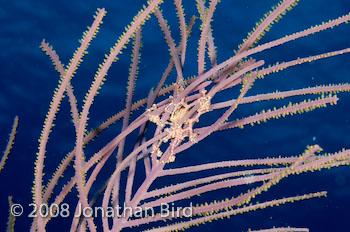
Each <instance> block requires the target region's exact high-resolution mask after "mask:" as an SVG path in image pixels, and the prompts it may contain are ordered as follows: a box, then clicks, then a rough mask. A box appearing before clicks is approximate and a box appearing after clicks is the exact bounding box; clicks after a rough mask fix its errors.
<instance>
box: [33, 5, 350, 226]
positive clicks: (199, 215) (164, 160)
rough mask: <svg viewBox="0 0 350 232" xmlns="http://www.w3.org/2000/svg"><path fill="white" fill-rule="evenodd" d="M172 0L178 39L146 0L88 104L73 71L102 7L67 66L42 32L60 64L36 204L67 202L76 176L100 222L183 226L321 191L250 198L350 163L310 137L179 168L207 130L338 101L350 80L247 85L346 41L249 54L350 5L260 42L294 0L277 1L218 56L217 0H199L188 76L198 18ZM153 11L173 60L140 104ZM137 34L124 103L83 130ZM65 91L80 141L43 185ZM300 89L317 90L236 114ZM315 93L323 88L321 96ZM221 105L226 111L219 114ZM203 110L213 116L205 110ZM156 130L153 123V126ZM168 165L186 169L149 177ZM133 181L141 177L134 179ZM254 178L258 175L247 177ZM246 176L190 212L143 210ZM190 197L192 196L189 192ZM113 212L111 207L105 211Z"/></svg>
mask: <svg viewBox="0 0 350 232" xmlns="http://www.w3.org/2000/svg"><path fill="white" fill-rule="evenodd" d="M175 3H176V4H175V6H176V10H177V13H178V17H179V22H180V23H179V24H180V29H181V33H180V34H181V38H180V43H179V45H178V46H177V47H176V45H175V42H174V39H173V38H172V36H171V32H170V30H169V26H168V25H167V22H166V20H165V19H164V16H163V14H162V12H161V11H160V10H159V8H158V7H159V5H160V4H161V1H159V0H158V1H156V0H154V1H150V2H149V3H148V5H147V6H146V7H145V8H144V9H143V10H141V11H140V12H139V13H138V14H137V16H135V18H134V21H133V22H132V23H131V24H130V26H129V27H127V28H126V31H125V33H124V34H123V35H122V36H121V37H120V39H119V40H118V42H117V43H116V44H115V46H114V47H112V48H111V50H110V53H109V54H108V55H106V59H105V60H104V61H103V62H102V63H101V65H100V67H99V69H98V71H97V72H96V75H95V80H94V81H93V82H92V84H91V87H90V89H89V91H88V92H87V94H86V98H85V100H84V105H83V107H82V109H81V110H79V109H78V107H77V106H76V100H75V97H74V94H73V91H72V88H71V78H72V76H73V75H74V73H75V72H76V70H77V68H78V66H79V64H80V62H81V59H82V57H83V55H84V54H85V53H86V49H87V47H88V45H89V43H90V41H91V39H92V38H93V37H94V36H95V33H96V31H97V30H98V26H99V24H100V23H101V21H102V18H103V16H104V14H105V10H104V9H101V10H99V11H98V12H97V14H96V16H95V21H94V23H93V25H92V26H91V28H89V29H88V31H87V32H86V33H84V36H83V39H82V40H81V46H80V47H79V48H78V50H77V51H76V52H75V53H74V56H73V58H72V60H71V62H70V64H69V65H68V66H67V68H64V66H63V65H62V64H61V62H60V61H59V59H58V56H57V55H56V53H55V52H54V51H53V50H52V48H51V47H50V46H49V45H48V44H47V43H46V42H45V41H43V42H42V48H43V50H44V51H45V52H47V53H48V55H49V56H50V57H51V58H52V60H53V62H54V64H55V66H56V68H57V70H58V71H59V72H60V75H61V81H60V84H59V86H58V88H57V90H56V91H55V95H54V97H53V101H52V104H51V107H50V110H49V112H48V115H47V119H46V120H45V125H44V128H43V132H42V136H41V139H40V146H39V152H38V158H37V162H36V171H35V185H34V187H33V193H34V200H35V204H36V205H38V206H40V205H43V204H45V203H47V202H49V203H51V204H50V205H57V206H62V205H63V204H62V201H64V200H65V198H66V196H67V194H68V192H69V191H70V190H71V189H72V188H73V186H74V185H76V186H77V190H78V196H79V201H78V202H76V204H77V206H76V212H79V210H80V206H81V207H82V208H85V209H89V210H88V211H89V213H91V214H92V215H93V214H94V213H95V212H94V211H93V212H91V209H90V207H91V206H95V202H97V204H100V205H101V207H99V208H98V210H99V211H98V212H99V213H101V215H100V216H101V217H102V214H103V215H104V216H103V217H102V223H101V224H102V226H101V227H102V228H103V229H104V230H105V231H108V230H110V229H111V230H113V231H118V230H121V229H123V228H128V227H134V226H136V225H144V224H148V223H154V224H155V225H156V226H162V227H161V228H157V229H154V230H160V231H161V230H177V229H182V228H187V227H190V226H192V225H197V224H200V223H204V222H206V221H210V220H213V219H217V218H221V217H229V216H230V215H236V214H239V213H243V212H249V211H252V210H255V209H261V208H265V207H268V206H275V205H279V204H282V203H286V202H291V201H297V200H304V199H308V198H313V197H318V196H324V195H325V192H315V193H308V194H305V195H301V196H294V197H289V198H282V197H281V198H280V199H277V200H270V201H267V200H266V201H264V202H262V203H256V202H254V203H253V205H249V203H251V202H253V201H254V199H255V198H256V197H257V196H259V195H261V193H263V192H264V191H267V190H269V189H270V188H271V187H272V186H274V185H276V184H277V183H279V182H280V181H281V180H282V179H284V178H286V177H289V176H291V175H295V174H299V173H302V172H307V171H314V170H318V169H324V168H331V167H334V166H338V165H346V164H348V162H349V161H348V160H349V159H348V158H349V150H343V151H340V152H339V153H334V154H328V155H326V154H323V153H320V154H318V153H319V152H320V151H321V149H320V147H319V146H318V145H314V146H310V147H307V148H306V150H305V152H304V153H302V154H301V155H300V156H299V157H285V158H266V159H259V160H258V159H252V160H238V161H226V162H214V163H210V164H202V165H194V166H189V167H178V168H176V166H171V165H173V163H174V162H175V163H174V164H176V160H177V159H176V156H180V153H181V152H182V151H184V150H187V149H189V148H191V147H192V146H193V145H195V144H197V143H199V144H200V143H201V141H202V140H203V139H205V138H207V137H208V136H209V135H211V134H212V133H214V132H216V131H219V130H227V129H231V128H235V127H243V126H245V125H249V124H252V125H253V124H255V123H260V122H263V121H266V120H268V119H271V118H278V117H280V116H285V115H289V114H295V113H302V112H305V111H310V110H314V109H315V108H318V107H324V106H327V105H330V104H335V103H337V101H338V98H337V96H335V95H333V94H334V93H336V92H340V91H349V85H348V84H338V85H328V86H314V87H310V88H307V89H300V90H290V91H281V92H272V93H264V94H258V95H251V96H248V93H249V92H250V91H251V89H253V88H254V86H253V84H254V82H255V81H256V80H257V79H262V78H264V77H265V76H267V75H268V74H270V73H273V72H277V71H280V70H283V69H286V68H288V67H291V66H295V65H300V64H302V63H306V62H311V61H315V60H319V59H323V58H328V57H331V56H335V55H341V54H344V53H348V52H349V51H350V50H349V49H343V50H338V51H334V52H327V53H323V54H319V55H313V56H309V57H305V58H299V59H296V60H292V61H288V62H283V63H279V64H274V65H272V66H265V62H264V61H263V60H259V61H257V60H255V59H250V58H251V56H252V55H254V54H257V53H260V52H263V51H265V50H266V49H270V48H273V47H276V46H279V45H281V44H284V43H287V42H289V41H292V40H295V39H298V38H301V37H305V36H309V35H311V34H314V33H318V32H320V31H322V30H326V29H329V28H331V27H334V26H337V25H340V24H342V23H345V22H347V21H348V20H349V18H350V16H349V15H345V16H342V17H339V18H337V19H334V20H331V21H329V22H327V23H323V24H320V25H317V26H314V27H311V28H309V29H306V30H304V31H301V32H297V33H295V34H293V35H289V36H285V37H283V38H281V39H277V40H274V41H271V42H268V43H264V44H261V45H258V46H256V43H257V42H258V40H259V39H260V38H261V37H262V36H263V35H264V33H265V32H266V31H267V30H268V29H269V28H270V26H271V25H272V23H273V22H275V21H277V20H278V19H279V18H280V17H281V15H283V14H285V13H286V11H287V10H288V9H290V8H291V7H292V6H294V5H295V4H296V1H288V0H286V1H282V2H281V3H280V4H278V5H277V6H276V7H274V8H273V10H272V11H271V12H270V13H268V14H267V15H266V16H265V17H264V18H263V19H262V20H261V23H258V24H257V26H256V28H255V29H254V30H253V32H252V33H251V34H249V36H248V39H247V40H244V42H243V44H242V45H241V46H239V49H238V51H237V52H236V55H234V56H232V57H231V58H229V59H226V60H224V61H223V62H221V63H220V62H218V59H217V57H216V53H215V44H214V39H213V35H212V30H211V27H212V25H211V21H212V17H213V14H214V11H215V8H216V5H217V1H211V2H210V3H209V5H208V6H205V4H204V3H203V2H202V1H200V0H199V1H197V5H198V6H197V8H198V12H199V15H200V20H201V22H200V24H201V27H200V28H201V32H200V39H199V42H198V70H197V75H196V76H194V77H193V78H189V79H186V78H185V75H184V73H185V69H184V67H185V59H186V51H187V50H188V49H189V48H188V47H187V41H188V40H189V39H190V38H191V29H192V27H193V24H194V20H191V21H188V20H185V18H184V10H183V8H182V6H181V1H175ZM153 13H154V14H155V15H156V17H157V20H158V22H159V24H160V27H161V29H162V30H163V32H164V36H165V40H166V43H167V46H168V47H169V51H170V55H171V59H170V61H169V66H168V69H167V70H166V72H165V73H164V75H163V77H162V80H161V81H160V82H159V83H160V84H158V86H157V88H156V89H155V90H154V91H150V93H149V95H148V97H147V98H145V99H143V100H141V101H138V102H136V103H135V104H131V102H132V92H133V91H132V90H133V88H134V81H133V80H135V77H136V74H137V65H138V59H139V51H140V47H141V46H140V43H141V34H142V31H141V30H142V28H143V27H144V25H145V23H147V22H145V21H146V20H147V19H148V18H149V17H150V16H151V14H153ZM186 21H188V25H186ZM131 38H134V41H135V42H134V46H133V58H132V64H131V68H130V75H129V79H130V81H129V87H128V94H127V99H128V100H127V103H126V109H125V110H124V111H122V112H121V113H119V114H117V115H115V116H113V117H112V118H111V119H109V120H108V121H107V122H106V123H104V124H102V125H101V126H100V127H98V128H97V129H95V130H92V131H91V132H90V133H87V131H86V128H87V122H88V117H89V110H90V108H91V106H92V104H93V100H94V98H95V96H96V95H97V93H98V90H99V89H100V88H101V86H102V84H103V82H104V81H105V79H104V78H105V76H106V74H107V72H108V70H109V69H110V67H111V65H112V63H113V62H114V61H116V60H117V57H118V55H119V53H120V52H121V50H122V48H123V47H124V46H125V45H126V44H127V43H128V42H129V40H130V39H131ZM207 47H208V48H207ZM206 49H208V57H205V53H206ZM206 59H207V60H208V61H210V62H207V63H210V64H205V60H206ZM173 67H175V71H176V72H175V73H176V80H175V83H174V84H173V85H170V86H168V87H165V88H163V89H162V88H161V87H162V86H163V83H164V80H165V78H167V77H168V75H169V73H170V70H171V69H172V68H173ZM265 78H266V77H265ZM231 88H234V89H235V90H237V92H238V93H236V94H235V95H230V96H227V95H225V97H226V99H222V98H221V97H220V96H218V95H220V94H221V93H222V92H224V91H228V90H229V89H231ZM65 92H67V94H68V96H69V98H70V104H71V110H72V118H73V122H74V127H75V132H76V139H75V147H74V149H73V150H72V152H70V153H69V154H68V155H67V156H66V158H65V159H63V160H62V162H61V164H60V165H59V166H58V168H57V170H56V172H55V173H54V174H53V176H52V179H51V180H50V182H49V183H48V184H47V187H46V188H43V183H42V182H43V172H44V157H45V153H46V143H47V141H48V137H49V134H50V130H51V127H52V124H53V121H54V119H55V116H56V112H57V111H58V109H59V105H60V102H61V100H62V97H63V96H64V94H65ZM163 94H165V95H166V97H164V98H162V97H161V95H163ZM304 95H307V96H309V95H310V96H311V100H309V101H300V102H299V103H294V104H292V103H290V104H286V105H285V106H283V105H282V106H281V107H280V108H274V109H272V110H267V111H263V112H258V113H257V114H256V115H252V116H249V115H248V116H244V117H243V118H241V117H238V116H236V115H235V114H237V113H238V112H237V111H238V110H239V109H240V107H242V106H243V105H244V104H248V103H256V102H262V101H266V100H272V101H275V100H278V99H283V98H289V97H293V96H294V97H295V96H304ZM313 96H317V97H318V96H319V98H317V97H313ZM227 98H228V99H227ZM146 104H147V107H145V108H144V111H143V112H140V113H139V114H137V117H136V118H134V119H133V121H132V122H131V123H129V122H128V121H129V115H130V113H131V112H132V111H135V110H136V109H137V108H139V107H141V106H143V105H146ZM283 104H284V102H283ZM216 112H221V114H220V113H216ZM207 115H208V116H207ZM206 116H207V118H206V119H205V117H206ZM121 118H123V126H122V129H121V131H120V133H118V135H117V136H115V137H114V138H112V139H111V140H110V141H109V142H108V143H106V142H105V144H104V146H103V148H102V149H100V150H97V151H94V152H96V153H95V154H93V155H92V154H91V153H90V152H88V153H87V152H85V150H84V149H83V148H85V147H86V146H87V144H88V143H89V142H90V141H91V140H92V139H93V138H94V137H95V136H96V135H97V134H99V133H101V131H103V130H105V129H106V128H107V127H108V126H109V125H110V124H112V123H114V122H115V121H117V120H118V119H121ZM203 118H204V119H203ZM236 119H237V120H236ZM152 123H153V124H152ZM146 129H147V131H146ZM137 131H139V132H138V138H137V140H136V144H135V146H134V149H131V150H130V151H128V152H124V150H125V149H124V143H125V139H126V137H127V136H129V135H130V134H131V133H133V132H134V133H137ZM151 131H152V132H153V133H151ZM117 148H118V152H117V155H116V156H117V159H116V165H115V170H112V171H110V172H109V175H108V178H106V177H105V176H102V177H100V175H99V174H100V172H101V171H104V170H105V168H104V167H105V165H106V163H107V161H108V162H111V161H110V160H111V158H110V157H111V156H112V155H113V154H114V153H115V152H114V151H115V150H116V149H117ZM126 154H127V155H126ZM73 160H74V169H75V173H74V175H71V177H72V179H71V180H70V181H69V182H68V184H67V185H65V186H64V188H63V189H62V190H61V191H60V192H59V193H58V194H57V195H55V199H54V200H50V197H51V195H52V192H53V189H54V187H55V185H56V183H57V181H58V180H59V178H60V177H61V175H62V174H63V173H64V171H65V169H66V168H67V167H68V166H69V163H70V162H71V161H73ZM245 165H247V166H249V168H248V169H246V170H240V169H238V171H237V170H229V171H228V172H226V173H225V174H217V173H211V172H210V173H209V174H208V175H207V176H202V175H201V174H200V175H199V176H195V178H193V177H192V178H190V179H189V180H188V179H186V178H184V179H182V178H181V177H182V175H186V174H187V173H192V174H193V173H196V172H205V171H208V172H209V171H210V170H212V169H224V168H226V167H237V166H245ZM259 165H275V167H271V168H259ZM140 167H141V170H142V173H143V174H140V175H139V176H141V177H139V178H140V179H138V180H137V181H140V182H136V178H135V175H136V174H137V173H136V172H137V170H139V169H140ZM170 175H175V176H180V177H179V178H178V182H176V183H175V185H173V186H169V184H166V186H162V185H161V184H159V185H156V188H158V189H155V188H154V187H152V184H154V183H155V181H158V179H161V178H166V177H167V176H170ZM96 178H100V179H101V180H102V181H105V183H106V184H105V185H101V184H100V185H101V186H103V187H100V188H101V191H100V192H99V194H98V195H97V198H98V197H100V196H103V200H102V202H101V200H100V201H98V200H97V198H96V199H95V198H94V197H92V196H91V188H92V187H93V184H94V183H97V182H96ZM101 180H100V181H101ZM135 183H137V185H136V184H135ZM250 184H254V185H253V186H250ZM135 185H136V186H137V187H136V186H135ZM242 185H243V186H245V187H246V188H247V189H245V190H241V192H239V193H234V194H232V195H230V196H229V197H232V198H230V199H226V200H224V199H212V200H209V204H208V203H207V202H206V203H204V204H200V203H203V202H202V201H201V198H198V199H197V198H196V204H197V203H199V204H198V205H193V207H191V208H190V212H191V215H190V216H191V217H190V218H188V217H182V218H181V216H187V215H186V214H187V212H186V211H176V212H174V214H171V215H167V216H165V217H163V216H164V215H161V214H155V215H144V213H145V212H147V210H146V209H148V208H149V209H152V210H153V209H154V210H155V213H161V210H162V208H161V207H162V204H165V203H167V204H172V203H178V202H180V203H181V202H182V203H184V202H183V201H184V199H185V198H188V197H192V198H195V196H196V195H199V194H206V193H210V192H211V191H214V190H219V189H226V188H229V187H239V186H242ZM123 188H125V194H124V191H122V190H123ZM217 200H219V201H217ZM206 201H207V200H206ZM52 203H53V204H52ZM184 204H185V205H186V202H185V203H184ZM120 205H123V206H122V207H121V210H125V209H126V208H131V209H134V210H136V211H135V212H133V211H132V210H130V211H126V213H125V214H123V215H122V216H121V217H117V216H116V215H115V211H114V209H115V207H116V208H119V207H118V206H120ZM113 207H114V208H113ZM139 207H142V208H144V211H139ZM146 207H148V208H146ZM56 210H58V212H60V210H61V212H62V211H63V212H64V210H65V209H64V208H62V207H58V208H57V209H56ZM123 212H124V211H123ZM132 212H133V214H132ZM36 213H37V214H36V215H37V216H38V217H37V218H36V219H35V220H34V222H33V224H32V230H33V231H35V230H38V231H43V230H44V228H45V225H46V224H47V223H48V222H49V220H51V216H50V215H47V216H46V217H42V215H40V210H37V211H36ZM107 213H109V215H108V216H107ZM113 216H114V217H113ZM141 216H142V217H141ZM164 218H166V219H168V220H170V219H172V220H173V221H175V223H172V222H171V221H167V223H169V224H162V223H161V221H162V220H163V219H164ZM98 220H99V217H97V218H94V217H88V216H86V217H74V218H72V225H71V230H73V231H74V230H77V228H79V227H81V228H85V227H88V228H89V230H91V231H95V230H96V224H98V225H99V222H98ZM99 226H100V225H99ZM281 230H282V229H281Z"/></svg>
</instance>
